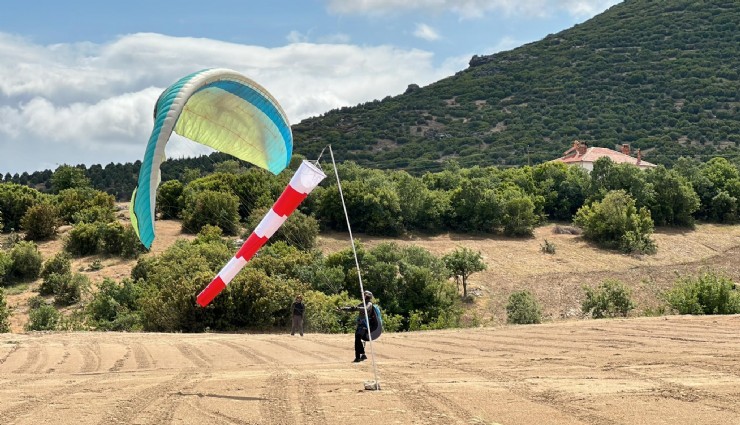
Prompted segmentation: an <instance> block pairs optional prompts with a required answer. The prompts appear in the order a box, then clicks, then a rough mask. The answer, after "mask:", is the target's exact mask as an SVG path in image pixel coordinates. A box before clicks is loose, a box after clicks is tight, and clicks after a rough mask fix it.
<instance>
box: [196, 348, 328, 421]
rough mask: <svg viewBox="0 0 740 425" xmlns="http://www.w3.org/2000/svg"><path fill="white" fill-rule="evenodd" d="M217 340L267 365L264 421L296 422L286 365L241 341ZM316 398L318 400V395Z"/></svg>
mask: <svg viewBox="0 0 740 425" xmlns="http://www.w3.org/2000/svg"><path fill="white" fill-rule="evenodd" d="M215 342H216V343H217V344H219V345H222V346H225V347H229V348H230V349H232V350H234V351H236V352H237V353H239V354H240V355H242V356H244V357H246V358H247V359H249V360H250V361H252V362H253V363H255V364H258V365H265V366H266V367H267V370H268V372H269V376H268V377H267V378H266V380H265V388H264V390H263V391H262V393H261V395H260V404H259V410H260V416H261V417H262V419H263V421H264V422H263V423H265V424H275V425H293V424H295V418H294V417H293V414H292V413H291V410H290V403H289V397H288V387H289V381H290V380H291V379H290V378H291V375H290V373H289V372H288V371H287V370H286V369H285V365H284V364H283V363H281V362H280V361H279V360H278V359H276V358H275V357H272V356H270V355H269V354H265V353H261V352H257V351H255V350H253V349H251V348H248V347H245V346H243V345H241V344H239V343H235V342H232V341H221V340H216V341H215ZM316 400H318V398H317V397H316ZM317 406H318V404H317ZM201 410H203V411H205V412H206V413H207V414H210V415H215V416H216V417H218V418H219V419H220V420H224V421H228V423H237V424H242V423H246V422H243V421H240V420H236V419H235V418H232V417H229V416H227V415H224V414H222V413H220V412H217V411H213V410H210V409H206V408H201Z"/></svg>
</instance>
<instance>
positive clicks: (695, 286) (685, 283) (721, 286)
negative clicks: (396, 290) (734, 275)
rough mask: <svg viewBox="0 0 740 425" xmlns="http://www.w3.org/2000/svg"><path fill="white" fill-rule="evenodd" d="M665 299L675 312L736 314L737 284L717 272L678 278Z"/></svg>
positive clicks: (738, 309)
mask: <svg viewBox="0 0 740 425" xmlns="http://www.w3.org/2000/svg"><path fill="white" fill-rule="evenodd" d="M666 299H667V300H668V304H669V305H670V306H671V307H672V308H674V309H675V310H676V311H678V313H679V314H736V313H740V293H738V291H737V285H736V284H735V283H734V282H733V281H732V280H731V279H730V278H729V277H727V276H725V275H723V274H721V273H719V272H717V271H705V272H703V273H701V274H700V275H699V276H697V277H691V276H688V277H682V278H680V279H679V280H678V281H677V282H676V284H675V285H674V286H673V288H671V289H670V290H669V291H668V292H667V293H666Z"/></svg>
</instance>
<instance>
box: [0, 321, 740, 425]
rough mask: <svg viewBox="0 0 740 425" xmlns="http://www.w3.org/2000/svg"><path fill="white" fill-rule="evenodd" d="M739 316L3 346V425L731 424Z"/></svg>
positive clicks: (4, 341) (738, 372)
mask: <svg viewBox="0 0 740 425" xmlns="http://www.w3.org/2000/svg"><path fill="white" fill-rule="evenodd" d="M739 328H740V316H719V317H718V316H714V317H688V316H666V317H656V318H635V319H615V320H580V321H564V322H559V323H551V324H544V325H530V326H499V327H489V328H477V329H465V330H446V331H430V332H415V333H399V334H390V333H386V334H384V335H383V336H382V337H381V338H380V339H379V340H378V341H376V342H375V344H374V346H373V351H374V352H375V360H376V361H375V363H376V370H377V376H378V377H379V382H380V386H381V390H380V391H366V390H365V389H364V385H363V383H364V381H371V380H374V377H375V374H374V371H373V365H372V363H371V361H369V360H368V361H366V362H363V363H359V364H354V363H351V362H350V360H351V359H352V357H353V353H352V349H351V347H352V340H351V338H352V336H351V335H323V334H306V336H304V337H302V338H301V337H298V336H294V337H291V336H290V335H288V334H284V335H265V334H263V335H244V334H197V335H196V334H148V333H140V334H126V333H29V334H2V335H0V400H2V403H0V422H1V423H2V424H7V425H10V424H29V425H30V424H33V425H36V424H60V425H72V424H74V425H84V424H106V425H108V424H283V425H288V424H322V425H323V424H337V425H347V424H368V423H381V424H506V425H514V424H526V425H530V424H569V425H570V424H595V425H613V424H671V425H673V424H726V425H732V424H740V363H738V361H737V359H738V358H739V357H740V336H739V334H738V329H739Z"/></svg>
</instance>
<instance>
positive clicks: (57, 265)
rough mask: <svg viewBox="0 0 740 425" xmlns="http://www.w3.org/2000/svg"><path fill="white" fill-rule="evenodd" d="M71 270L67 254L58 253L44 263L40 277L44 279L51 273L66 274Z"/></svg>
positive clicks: (69, 258)
mask: <svg viewBox="0 0 740 425" xmlns="http://www.w3.org/2000/svg"><path fill="white" fill-rule="evenodd" d="M71 268H72V262H71V257H70V256H69V254H68V253H66V252H59V253H57V254H56V255H55V256H53V257H51V258H50V259H48V260H46V262H44V267H43V268H42V269H41V277H42V278H46V277H47V276H49V275H50V274H52V273H57V274H67V273H69V272H70V271H71Z"/></svg>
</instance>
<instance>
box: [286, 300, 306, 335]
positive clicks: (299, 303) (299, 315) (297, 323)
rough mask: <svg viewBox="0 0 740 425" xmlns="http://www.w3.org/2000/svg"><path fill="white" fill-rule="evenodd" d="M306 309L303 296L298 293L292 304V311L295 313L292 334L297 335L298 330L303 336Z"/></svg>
mask: <svg viewBox="0 0 740 425" xmlns="http://www.w3.org/2000/svg"><path fill="white" fill-rule="evenodd" d="M305 310H306V305H305V304H303V297H302V296H300V295H298V296H296V297H295V301H293V304H292V305H291V306H290V311H291V312H292V313H293V324H292V326H291V328H290V334H291V335H295V331H296V330H298V332H300V334H301V336H303V312H304V311H305Z"/></svg>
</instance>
